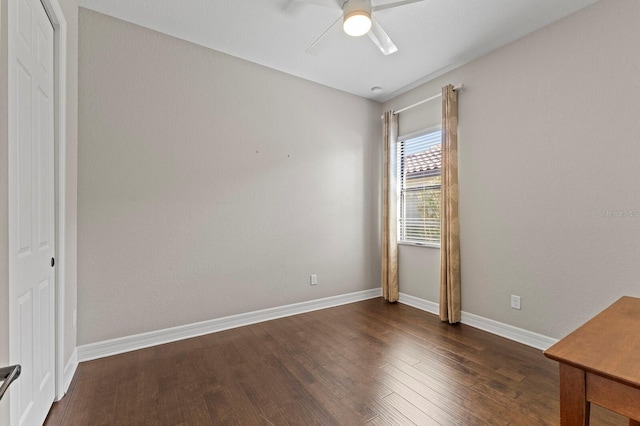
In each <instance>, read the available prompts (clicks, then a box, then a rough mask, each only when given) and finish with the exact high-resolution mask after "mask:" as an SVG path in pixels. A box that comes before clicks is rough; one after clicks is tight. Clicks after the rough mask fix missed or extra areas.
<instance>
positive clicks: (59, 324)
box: [7, 0, 67, 401]
mask: <svg viewBox="0 0 640 426" xmlns="http://www.w3.org/2000/svg"><path fill="white" fill-rule="evenodd" d="M17 2H18V0H8V10H7V12H8V16H7V17H8V21H7V24H8V26H9V29H8V30H9V31H8V40H7V41H8V51H9V58H11V57H12V53H11V52H12V51H13V49H14V48H15V47H14V43H15V42H16V41H15V40H14V37H13V30H12V29H11V27H12V26H13V25H15V24H14V23H15V22H16V16H15V14H16V11H17V6H18V4H17ZM40 2H41V3H42V5H43V7H44V9H45V12H46V13H47V15H48V16H49V20H50V21H51V24H52V26H53V67H54V77H53V78H54V83H53V90H54V98H55V103H54V107H53V115H54V129H53V132H54V180H55V182H54V197H55V204H54V212H55V213H54V214H55V239H56V247H55V258H56V268H55V314H54V317H55V322H56V323H55V349H54V352H55V373H54V374H55V377H54V380H55V400H56V401H58V400H60V398H62V397H63V396H64V394H65V391H66V386H65V383H64V367H65V365H64V349H65V346H64V341H65V339H64V335H65V303H64V301H65V263H66V251H65V247H66V246H65V222H66V209H65V205H66V193H65V189H66V161H65V159H66V141H67V139H66V112H67V100H66V94H67V67H66V65H67V21H66V19H65V17H64V13H63V12H62V8H61V7H60V3H59V1H58V0H40ZM8 66H9V70H8V71H9V73H8V74H9V75H8V77H9V103H10V105H15V102H16V99H14V90H13V86H12V85H13V84H15V77H12V76H13V72H11V64H8ZM7 114H8V117H7V118H8V126H9V145H10V146H12V145H13V144H15V142H16V141H15V138H14V137H13V134H14V132H15V129H14V130H13V131H12V130H11V129H12V128H13V127H14V126H13V125H12V123H14V122H15V121H14V114H15V111H12V110H11V108H9V109H8V111H7ZM10 277H11V275H10ZM11 287H12V283H11V278H10V281H9V288H11ZM9 333H10V334H11V333H12V330H11V329H9Z"/></svg>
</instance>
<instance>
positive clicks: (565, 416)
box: [560, 363, 640, 426]
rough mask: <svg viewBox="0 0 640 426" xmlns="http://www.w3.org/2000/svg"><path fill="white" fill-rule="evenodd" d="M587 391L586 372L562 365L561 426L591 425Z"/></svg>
mask: <svg viewBox="0 0 640 426" xmlns="http://www.w3.org/2000/svg"><path fill="white" fill-rule="evenodd" d="M586 389H587V387H586V374H585V372H584V370H581V369H579V368H575V367H572V366H570V365H567V364H562V363H560V425H561V426H588V425H589V413H590V409H591V404H590V403H589V402H588V401H587V394H586ZM630 426H640V425H630Z"/></svg>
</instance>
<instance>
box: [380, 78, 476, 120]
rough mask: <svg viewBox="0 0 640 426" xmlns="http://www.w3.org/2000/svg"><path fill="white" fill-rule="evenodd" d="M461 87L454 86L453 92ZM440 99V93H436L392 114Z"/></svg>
mask: <svg viewBox="0 0 640 426" xmlns="http://www.w3.org/2000/svg"><path fill="white" fill-rule="evenodd" d="M463 87H464V84H462V83H460V84H458V85H457V86H455V87H454V88H453V90H460V89H462V88H463ZM441 97H442V93H438V94H437V95H433V96H431V97H430V98H427V99H423V100H421V101H420V102H416V103H415V104H412V105H409V106H406V107H404V108H400V109H399V110H397V111H394V112H393V113H394V114H400V113H401V112H404V111H406V110H408V109H411V108H413V107H417V106H418V105H422V104H424V103H427V102H430V101H432V100H434V99H438V98H441Z"/></svg>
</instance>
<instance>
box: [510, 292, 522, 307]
mask: <svg viewBox="0 0 640 426" xmlns="http://www.w3.org/2000/svg"><path fill="white" fill-rule="evenodd" d="M511 307H512V308H513V309H520V296H514V295H513V294H512V295H511Z"/></svg>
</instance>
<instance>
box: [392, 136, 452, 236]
mask: <svg viewBox="0 0 640 426" xmlns="http://www.w3.org/2000/svg"><path fill="white" fill-rule="evenodd" d="M441 141H442V132H441V131H440V130H437V131H431V132H429V133H426V134H424V133H423V134H422V135H421V136H418V137H411V138H406V139H400V141H399V142H398V149H397V167H396V170H397V172H398V185H399V191H400V193H399V194H398V195H399V197H398V218H399V229H398V240H399V242H407V243H414V244H424V245H430V246H434V245H435V246H439V245H440V188H441V180H440V170H441V166H442V144H441Z"/></svg>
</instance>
